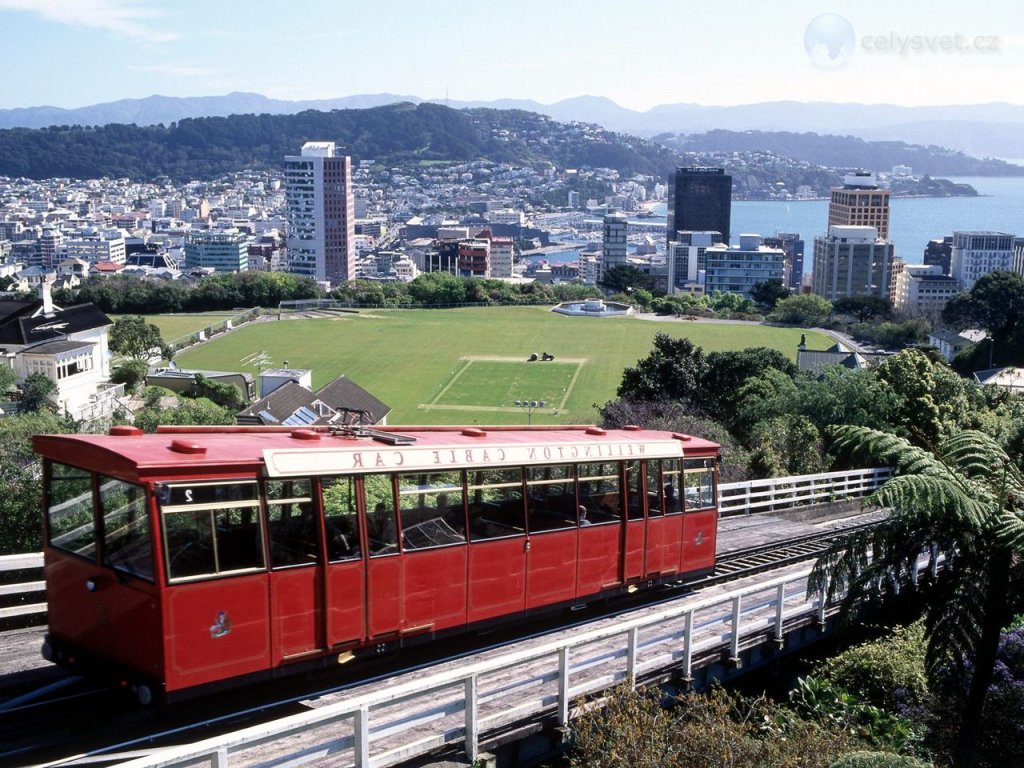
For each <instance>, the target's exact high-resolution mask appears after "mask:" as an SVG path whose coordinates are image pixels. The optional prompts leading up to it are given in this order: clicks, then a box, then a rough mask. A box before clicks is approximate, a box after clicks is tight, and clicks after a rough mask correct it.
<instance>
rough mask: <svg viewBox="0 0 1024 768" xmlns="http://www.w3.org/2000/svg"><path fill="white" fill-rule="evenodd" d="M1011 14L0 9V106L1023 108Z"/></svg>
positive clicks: (1023, 16) (304, 5)
mask: <svg viewBox="0 0 1024 768" xmlns="http://www.w3.org/2000/svg"><path fill="white" fill-rule="evenodd" d="M822 16H824V17H825V18H824V19H822V20H821V21H817V22H816V20H818V19H820V18H821V17H822ZM1022 22H1024V7H1019V6H1000V7H998V8H995V7H977V6H971V7H965V6H964V5H963V4H961V3H954V2H948V1H942V2H933V3H929V4H928V5H927V6H924V5H923V4H922V3H907V4H900V5H898V6H894V5H893V4H891V3H883V2H881V1H880V0H867V1H866V2H863V3H859V4H856V5H855V4H850V3H835V4H833V6H832V7H829V6H823V5H822V4H821V3H818V2H814V1H813V0H797V2H794V3H791V4H788V5H787V6H786V7H785V11H784V12H780V11H779V10H778V8H777V7H776V6H770V5H764V4H758V3H754V2H746V1H742V2H738V3H734V4H733V5H732V6H731V7H730V12H729V13H728V15H726V14H724V13H722V12H721V11H718V10H717V9H712V8H709V7H705V6H700V5H696V4H679V3H674V2H668V0H638V1H637V2H635V3H633V4H632V5H631V6H630V10H629V12H628V13H626V12H623V10H622V8H621V7H617V6H612V5H603V4H600V3H593V2H581V1H580V0H566V1H565V2H561V3H558V4H546V3H542V2H539V0H524V2H522V3H520V4H518V5H516V6H515V7H509V6H507V5H500V4H498V3H497V2H493V1H488V0H482V1H481V2H476V3H473V4H470V3H468V2H464V1H463V0H447V1H445V2H432V3H429V4H422V3H414V2H411V0H394V1H393V2H391V3H389V4H388V7H387V9H386V12H382V10H381V9H379V8H376V7H370V6H366V5H363V6H358V5H356V6H351V7H344V8H342V7H341V6H339V5H337V4H332V3H329V2H326V0H300V1H299V2H297V3H293V4H291V5H289V6H288V10H287V12H282V10H281V8H280V6H277V5H275V4H271V3H269V2H247V3H244V4H243V3H240V2H224V3H217V4H203V5H200V4H199V3H198V2H195V0H182V2H178V3H175V4H173V5H171V4H167V3H161V2H153V1H151V0H0V24H2V25H3V27H4V29H5V32H6V34H5V46H4V48H3V49H2V50H0V65H2V66H3V67H4V69H5V70H6V71H8V72H10V73H17V77H12V78H9V79H8V81H7V82H5V87H4V89H3V92H2V93H0V109H12V108H19V107H31V106H41V105H53V106H58V107H65V108H74V107H80V106H85V105H89V104H96V103H102V102H107V101H116V100H119V99H125V98H144V97H146V96H150V95H153V94H161V95H165V96H206V95H223V94H226V93H229V92H232V91H248V92H254V93H261V94H263V95H266V96H268V97H271V98H279V99H309V98H333V97H343V96H350V95H357V94H372V93H394V94H397V95H406V96H416V97H419V98H424V99H445V98H446V97H447V98H451V99H453V100H460V101H464V100H480V101H486V100H493V99H499V98H513V99H534V100H537V101H539V102H541V103H545V104H550V103H555V102H557V101H560V100H563V99H567V98H573V97H577V96H582V95H593V96H604V97H607V98H609V99H611V100H613V101H615V102H616V103H617V104H619V105H621V106H623V107H627V108H629V109H636V110H646V109H649V108H651V107H653V106H656V105H658V104H670V103H681V102H686V103H699V104H708V105H713V104H717V105H737V104H748V103H756V102H763V101H776V100H797V101H841V102H868V103H892V104H902V105H907V106H914V105H925V104H969V103H986V102H993V101H1017V102H1020V101H1021V98H1020V96H1019V95H1018V94H1019V90H1018V88H1016V87H1015V85H1016V83H1019V82H1020V81H1021V80H1022V79H1024V35H1021V34H1019V33H1017V30H1020V29H1022V28H1024V23H1022ZM684 39H685V46H682V41H683V40H684ZM299 41H301V43H302V45H301V46H297V45H295V43H296V42H299ZM682 50H685V56H680V51H682ZM723 54H726V55H723Z"/></svg>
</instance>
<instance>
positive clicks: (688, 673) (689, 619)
mask: <svg viewBox="0 0 1024 768" xmlns="http://www.w3.org/2000/svg"><path fill="white" fill-rule="evenodd" d="M683 679H684V680H686V681H687V682H690V681H692V680H693V608H691V609H690V610H688V611H687V612H686V619H685V621H684V622H683Z"/></svg>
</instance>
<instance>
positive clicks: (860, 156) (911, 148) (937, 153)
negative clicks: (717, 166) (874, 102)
mask: <svg viewBox="0 0 1024 768" xmlns="http://www.w3.org/2000/svg"><path fill="white" fill-rule="evenodd" d="M656 139H657V140H658V141H659V142H661V143H663V144H664V145H665V146H667V147H669V148H671V149H674V150H676V151H678V152H695V153H698V154H701V153H716V152H754V151H767V152H774V153H775V154H778V155H782V156H784V157H789V158H793V159H796V160H801V161H804V162H807V163H812V164H814V165H819V166H825V167H828V168H866V169H870V170H876V171H887V170H889V169H890V168H892V167H893V166H894V165H909V166H911V167H912V168H913V169H914V173H915V174H919V175H930V176H1019V175H1022V174H1024V168H1021V167H1020V166H1017V165H1012V164H1010V163H1006V162H1004V161H1002V160H992V159H984V160H982V159H978V158H976V157H971V156H969V155H966V154H964V153H963V152H957V151H954V150H951V149H944V148H942V147H936V146H922V145H920V144H907V143H905V142H902V141H864V140H863V139H859V138H856V137H855V136H830V135H819V134H817V133H792V132H788V131H725V130H715V131H708V132H707V133H699V134H691V135H685V134H679V135H672V134H661V135H659V136H657V137H656Z"/></svg>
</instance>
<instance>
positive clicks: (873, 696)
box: [814, 622, 928, 712]
mask: <svg viewBox="0 0 1024 768" xmlns="http://www.w3.org/2000/svg"><path fill="white" fill-rule="evenodd" d="M924 657H925V639H924V624H923V623H922V622H917V623H916V624H911V625H910V626H909V627H897V628H896V629H894V630H892V632H891V633H890V634H889V635H887V636H886V637H883V638H882V639H880V640H874V641H872V642H868V643H862V644H861V645H856V646H854V647H852V648H849V649H847V650H845V651H843V652H842V653H840V654H839V655H838V656H833V657H831V658H829V659H826V660H825V661H823V662H821V663H820V664H818V665H817V666H815V668H814V674H815V675H816V676H818V677H826V678H828V679H829V680H831V681H832V682H833V683H835V684H836V685H837V686H839V687H841V688H844V689H846V690H847V691H849V692H850V693H852V694H853V695H854V696H856V697H858V698H859V699H861V700H862V701H865V702H868V703H871V704H874V705H875V706H876V707H882V708H883V709H887V710H890V711H894V712H899V711H903V710H904V709H905V708H907V707H919V706H921V705H922V704H924V703H925V702H926V700H927V698H928V678H927V676H926V675H925V669H924Z"/></svg>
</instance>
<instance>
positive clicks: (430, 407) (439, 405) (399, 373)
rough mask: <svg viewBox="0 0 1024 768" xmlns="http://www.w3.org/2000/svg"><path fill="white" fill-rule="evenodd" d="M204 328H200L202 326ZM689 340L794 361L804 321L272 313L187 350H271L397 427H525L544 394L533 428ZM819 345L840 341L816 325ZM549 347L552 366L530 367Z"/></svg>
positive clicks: (200, 353)
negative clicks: (653, 352)
mask: <svg viewBox="0 0 1024 768" xmlns="http://www.w3.org/2000/svg"><path fill="white" fill-rule="evenodd" d="M200 327H202V326H200ZM658 332H664V333H667V334H669V335H671V336H676V337H681V336H686V337H689V338H690V339H691V340H692V341H693V342H694V343H695V344H697V345H699V346H701V347H703V348H704V350H705V351H706V352H712V351H716V350H728V349H743V348H744V347H752V346H767V347H773V348H775V349H778V350H780V351H781V352H783V353H784V354H786V355H788V356H790V357H791V358H794V359H795V357H796V347H797V344H799V343H800V334H801V333H802V331H801V330H800V329H797V328H774V327H769V326H762V325H754V324H749V323H744V324H727V323H710V322H685V321H676V320H674V321H669V322H653V321H649V320H640V319H637V318H633V317H621V318H619V317H609V318H592V317H568V316H565V315H558V314H555V313H553V312H551V311H550V310H549V309H547V308H545V307H488V308H466V309H451V310H368V311H365V312H360V313H359V314H357V315H356V314H351V315H340V316H337V317H329V318H316V319H284V320H273V319H270V320H264V321H260V322H256V323H251V324H248V325H245V326H243V327H241V328H239V329H238V330H235V331H233V332H231V333H229V334H225V335H223V336H219V337H216V338H215V339H214V340H213V341H210V342H207V343H205V344H201V345H199V346H197V347H193V348H191V349H188V350H185V351H183V352H181V353H180V354H179V355H177V357H176V358H175V360H176V361H177V363H178V364H179V365H180V366H182V367H183V368H206V369H213V370H236V371H237V370H247V371H249V372H250V373H253V374H256V370H255V369H253V368H251V367H248V368H246V367H245V366H243V364H242V359H243V358H245V357H247V356H248V355H251V354H253V353H255V352H261V351H265V352H266V353H267V355H268V357H269V358H270V361H271V365H272V366H274V367H279V366H283V365H284V364H285V362H287V364H288V365H289V366H291V367H293V368H310V369H312V370H313V386H314V388H317V387H321V386H323V385H324V384H326V383H328V382H329V381H331V380H333V379H334V378H336V377H337V376H339V375H341V374H344V375H346V376H348V377H349V378H350V379H352V380H353V381H355V382H356V383H357V384H359V385H360V386H362V387H364V388H366V389H367V390H369V391H370V392H372V393H373V394H374V395H375V396H377V397H378V398H380V399H381V400H383V401H384V402H385V403H387V404H388V405H390V406H391V407H392V409H393V410H392V412H391V414H390V416H389V417H388V421H389V423H391V424H461V423H466V424H518V423H524V422H525V421H526V414H524V412H523V410H522V409H521V408H516V407H515V406H514V405H513V404H512V401H513V400H517V399H519V400H542V399H543V400H546V401H548V405H547V407H545V408H544V409H539V410H537V411H536V412H535V413H533V415H532V418H533V421H534V423H576V422H579V423H590V422H593V421H594V420H595V419H596V418H597V413H596V410H595V405H600V404H603V403H604V402H606V401H608V400H610V399H613V398H614V397H615V390H616V388H617V387H618V385H619V382H620V381H621V379H622V371H623V369H625V368H627V367H629V366H632V365H635V364H636V362H637V360H638V359H640V358H642V357H644V356H646V355H647V354H648V353H649V352H650V349H651V342H652V340H653V338H654V335H655V334H656V333H658ZM807 335H808V345H809V346H810V347H811V348H812V349H824V348H826V347H827V346H829V345H830V343H831V342H830V341H829V340H828V339H827V338H825V337H823V336H821V335H819V334H816V333H813V332H807ZM542 352H549V353H550V354H553V355H555V358H556V359H555V361H553V362H550V361H549V362H541V361H537V362H532V363H528V362H527V358H528V357H529V356H530V354H531V353H537V354H538V355H539V354H540V353H542Z"/></svg>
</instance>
